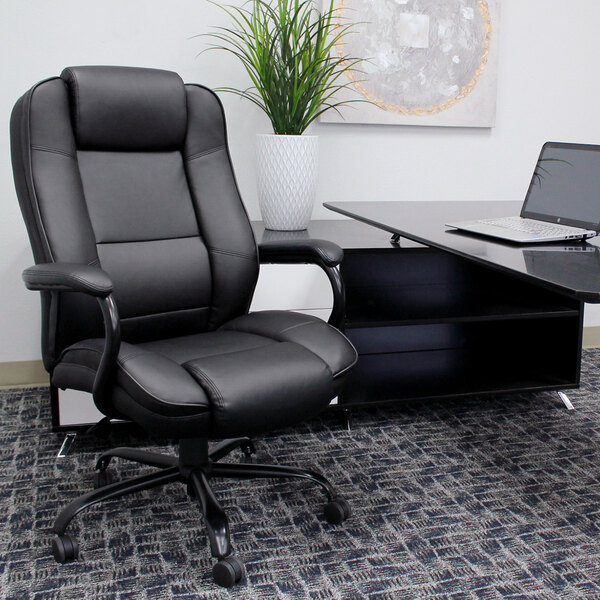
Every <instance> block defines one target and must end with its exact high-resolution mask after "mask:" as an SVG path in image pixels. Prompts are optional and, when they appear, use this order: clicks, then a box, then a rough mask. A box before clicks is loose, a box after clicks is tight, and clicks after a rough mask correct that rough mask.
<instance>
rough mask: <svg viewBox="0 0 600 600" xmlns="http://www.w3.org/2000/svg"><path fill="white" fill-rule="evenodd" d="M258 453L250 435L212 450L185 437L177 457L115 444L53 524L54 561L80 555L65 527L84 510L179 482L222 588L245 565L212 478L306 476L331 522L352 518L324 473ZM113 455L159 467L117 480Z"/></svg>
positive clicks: (232, 581) (232, 582) (240, 574)
mask: <svg viewBox="0 0 600 600" xmlns="http://www.w3.org/2000/svg"><path fill="white" fill-rule="evenodd" d="M236 449H240V450H241V451H242V452H241V454H242V456H241V460H242V462H240V463H220V462H218V461H219V460H220V459H221V458H223V457H225V456H227V455H228V454H229V453H231V452H232V451H233V450H236ZM255 452H256V450H255V447H254V444H253V443H252V440H250V439H249V438H235V439H230V440H224V441H222V442H219V443H218V444H215V445H214V446H213V447H212V449H211V450H209V447H208V442H207V440H205V439H183V440H180V441H179V456H178V457H175V456H170V455H164V454H157V453H155V452H146V451H142V450H137V449H132V448H115V449H113V450H109V451H107V452H105V453H104V454H102V455H101V456H100V457H99V459H98V461H97V464H96V472H95V476H94V487H95V489H94V490H92V491H91V492H88V493H87V494H84V495H83V496H80V497H79V498H77V499H75V500H73V501H72V502H71V503H70V504H69V505H68V506H67V507H66V508H65V509H64V510H63V511H62V512H61V513H60V515H59V516H58V518H57V519H56V521H55V523H54V528H53V531H54V533H55V534H56V537H55V538H54V539H53V540H52V555H53V556H54V559H55V560H56V561H57V562H59V563H66V562H69V561H72V560H77V558H78V557H79V544H78V543H77V541H75V540H74V539H73V538H72V537H71V536H70V535H69V534H67V533H65V531H66V528H67V526H68V525H69V523H70V522H71V520H72V519H73V518H74V517H75V516H76V515H77V514H78V513H79V512H81V511H82V510H84V509H86V508H88V507H89V506H92V505H93V504H97V503H98V502H102V501H105V500H113V499H116V498H119V497H121V496H125V495H127V494H132V493H135V492H139V491H142V490H146V489H150V488H153V487H157V486H160V485H166V484H168V483H172V482H176V481H178V482H181V483H184V484H186V485H187V489H188V494H189V495H190V496H191V497H192V498H194V499H196V500H198V503H199V505H200V510H201V513H202V516H203V517H204V521H205V524H206V527H207V531H208V539H209V543H210V551H211V555H212V556H213V558H215V559H217V562H216V563H215V564H214V566H213V570H212V575H213V580H214V582H215V583H216V584H217V585H220V586H222V587H231V586H233V585H235V584H236V583H238V582H239V581H241V579H242V578H243V577H244V574H245V569H244V565H243V563H242V562H241V561H240V560H239V559H238V558H237V557H236V556H235V555H234V554H233V549H232V546H231V541H230V533H229V521H228V519H227V515H226V514H225V511H224V510H223V508H222V507H221V505H220V504H219V502H218V500H217V499H216V497H215V495H214V493H213V491H212V488H211V486H210V483H209V482H210V479H211V478H213V477H228V478H231V479H252V478H294V479H307V480H309V481H312V482H314V483H316V484H317V485H320V486H321V488H322V489H323V491H324V492H325V494H326V496H327V503H326V504H325V507H324V517H325V520H326V521H327V522H329V523H332V524H336V525H337V524H339V523H342V522H343V521H345V520H346V519H347V518H348V517H349V516H350V506H349V505H348V503H347V502H346V500H344V499H343V498H342V497H341V496H339V495H338V494H337V493H336V492H335V489H334V488H333V486H332V485H331V484H330V483H329V481H327V479H325V478H324V477H323V476H322V475H320V474H319V473H316V472H314V471H305V470H302V469H298V468H295V467H286V466H278V465H266V464H259V463H254V462H249V458H250V457H252V458H253V455H254V453H255ZM113 458H121V459H125V460H131V461H134V462H137V463H140V464H144V465H149V466H152V467H158V468H159V470H158V471H155V472H153V473H150V474H146V475H140V476H138V477H135V478H133V479H129V480H126V481H116V477H115V476H114V474H113V471H112V469H109V468H108V467H109V464H110V462H111V460H112V459H113Z"/></svg>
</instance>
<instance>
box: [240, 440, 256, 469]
mask: <svg viewBox="0 0 600 600" xmlns="http://www.w3.org/2000/svg"><path fill="white" fill-rule="evenodd" d="M240 450H241V451H242V458H241V461H240V462H242V463H245V464H250V465H254V464H256V457H255V456H253V455H254V454H256V448H255V447H254V444H253V443H252V442H248V443H247V444H244V445H243V446H240Z"/></svg>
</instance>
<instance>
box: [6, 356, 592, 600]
mask: <svg viewBox="0 0 600 600" xmlns="http://www.w3.org/2000/svg"><path fill="white" fill-rule="evenodd" d="M599 365H600V351H598V350H594V351H585V352H584V367H583V375H582V386H581V389H580V390H577V391H573V392H571V393H570V394H569V396H570V398H571V399H572V401H573V403H574V405H575V407H576V410H575V411H570V412H569V411H567V410H565V408H564V407H563V405H562V404H561V402H560V400H559V399H558V396H557V395H556V394H554V393H539V394H522V395H519V396H510V397H509V396H506V397H497V398H482V399H473V400H467V401H453V402H434V403H432V402H428V403H420V404H416V403H411V404H405V405H403V406H396V407H394V408H385V409H383V408H380V409H377V410H371V411H362V412H359V411H357V412H356V414H355V417H354V423H353V429H352V431H350V432H347V431H344V430H343V429H342V428H341V427H340V425H339V421H338V420H337V418H336V417H332V416H329V415H325V416H324V417H322V418H319V419H316V420H314V421H312V422H310V423H308V424H305V425H303V426H301V427H297V428H295V429H290V430H286V431H283V432H279V435H273V436H268V437H265V438H262V439H259V440H257V443H258V445H259V457H260V459H261V461H262V460H264V461H265V462H275V463H286V464H291V465H299V466H304V467H308V468H316V469H319V470H321V471H322V472H323V473H325V474H326V475H327V476H328V477H330V479H331V480H332V481H333V482H334V483H335V484H336V485H337V487H338V488H339V490H340V491H341V492H342V494H343V495H344V496H345V497H346V498H347V499H348V501H349V502H350V504H351V505H352V508H353V515H352V516H351V518H350V519H349V520H348V521H346V523H344V524H342V525H340V526H333V525H329V524H327V523H325V522H324V521H323V520H322V518H321V511H322V506H323V496H322V494H321V492H320V491H319V490H317V489H316V487H314V486H311V485H310V484H305V483H301V482H292V481H290V482H288V481H277V482H275V481H271V480H267V481H246V482H232V481H218V480H216V481H215V484H214V488H215V492H216V494H217V496H218V497H219V499H220V500H221V502H222V504H223V506H224V507H225V509H226V510H227V512H228V514H229V516H230V520H231V529H232V539H233V544H234V547H235V550H236V553H237V555H238V556H239V557H240V559H241V560H242V561H243V562H244V563H245V565H246V569H247V576H246V578H245V580H244V581H243V582H242V583H241V584H240V585H238V586H237V587H236V588H233V589H231V590H224V589H222V588H217V587H215V586H214V584H213V583H212V578H211V576H210V569H211V564H212V563H211V560H210V559H209V553H208V544H207V539H206V535H205V531H204V529H203V527H202V522H201V519H200V517H199V511H198V509H197V507H196V506H195V505H194V504H193V503H192V502H191V501H189V499H188V497H187V495H186V492H185V489H184V487H183V486H181V485H178V484H174V485H172V486H168V487H166V488H159V489H155V490H150V491H148V492H145V493H141V494H138V495H136V496H131V497H128V498H126V499H123V500H118V501H114V502H110V503H106V504H103V505H100V506H96V507H92V508H91V509H89V510H88V511H86V512H85V513H83V514H82V515H80V516H78V517H77V518H76V519H75V521H74V522H73V524H72V526H71V528H70V532H72V533H73V534H74V537H76V539H78V541H79V543H80V545H81V559H80V560H79V561H78V562H76V563H71V564H66V565H58V564H57V563H55V562H54V560H53V559H52V558H51V556H50V554H49V550H48V548H49V541H50V539H51V534H50V527H51V524H52V521H53V519H54V518H55V516H56V514H57V512H58V510H59V507H61V506H62V505H64V504H66V503H67V502H69V501H70V500H71V499H73V498H74V497H76V496H77V495H79V494H81V493H83V491H85V490H87V489H90V488H91V485H92V472H93V461H94V457H95V456H96V455H97V453H98V452H99V451H101V450H102V449H104V448H108V447H111V446H114V445H127V444H136V445H144V444H146V443H147V442H145V441H144V440H141V439H130V438H128V437H125V434H124V433H119V432H113V433H112V434H111V436H110V438H107V439H104V440H97V439H90V438H88V439H79V441H78V442H77V444H76V447H75V449H74V451H73V453H72V454H71V455H69V456H68V457H67V458H62V459H57V458H56V454H57V452H58V450H59V448H60V445H61V442H62V439H63V436H62V435H60V434H56V433H51V432H50V414H49V401H48V398H47V394H48V392H47V390H45V389H34V390H13V391H4V392H0V486H1V487H0V511H1V513H0V514H1V516H0V598H3V599H11V600H12V599H15V600H17V599H35V600H59V599H60V600H63V599H82V598H90V599H92V598H93V599H94V600H108V599H118V600H125V599H135V600H138V599H140V600H146V599H148V600H150V599H152V600H159V599H160V600H163V599H168V598H177V599H179V600H192V599H209V598H210V599H211V600H221V599H231V600H238V599H244V600H246V599H254V598H261V599H277V598H282V599H283V598H286V599H288V598H289V599H303V598H311V599H317V600H321V599H323V600H325V599H330V598H336V599H337V598H339V599H366V598H369V599H372V600H388V599H394V600H396V599H397V600H404V599H406V600H416V599H427V600H442V599H443V600H446V599H449V600H450V599H451V600H471V599H473V600H491V599H495V598H510V599H511V600H519V599H522V598H527V599H539V600H554V599H556V600H565V599H576V598H585V599H595V598H597V599H600V475H599V473H600V460H599V459H600V374H599V369H598V366H599ZM164 446H166V447H167V449H168V450H170V451H172V448H171V447H170V446H169V445H168V444H165V445H164ZM161 449H162V450H164V447H162V448H161ZM116 466H117V470H118V471H119V474H120V476H121V477H123V478H124V477H127V476H132V475H134V474H137V473H140V472H141V471H142V467H137V466H134V465H131V464H125V463H118V464H117V465H116Z"/></svg>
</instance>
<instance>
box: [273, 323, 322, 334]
mask: <svg viewBox="0 0 600 600" xmlns="http://www.w3.org/2000/svg"><path fill="white" fill-rule="evenodd" d="M306 325H314V323H297V324H296V325H290V326H289V327H286V328H285V329H281V330H280V331H279V333H285V332H286V331H290V330H291V329H297V328H298V327H304V326H306Z"/></svg>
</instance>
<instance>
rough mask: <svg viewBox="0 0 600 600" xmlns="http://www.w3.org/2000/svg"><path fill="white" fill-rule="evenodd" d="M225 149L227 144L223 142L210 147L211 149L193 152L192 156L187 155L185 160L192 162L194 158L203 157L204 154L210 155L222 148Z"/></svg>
mask: <svg viewBox="0 0 600 600" xmlns="http://www.w3.org/2000/svg"><path fill="white" fill-rule="evenodd" d="M224 149H225V144H221V145H220V146H216V147H215V148H210V149H209V150H203V151H202V152H197V153H196V154H192V155H191V156H186V157H185V162H191V161H192V160H196V159H197V158H201V157H202V156H208V155H209V154H214V153H215V152H219V151H220V150H224Z"/></svg>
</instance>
